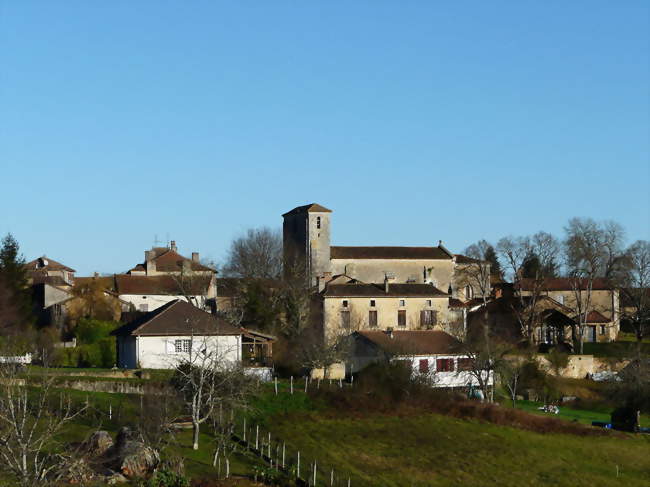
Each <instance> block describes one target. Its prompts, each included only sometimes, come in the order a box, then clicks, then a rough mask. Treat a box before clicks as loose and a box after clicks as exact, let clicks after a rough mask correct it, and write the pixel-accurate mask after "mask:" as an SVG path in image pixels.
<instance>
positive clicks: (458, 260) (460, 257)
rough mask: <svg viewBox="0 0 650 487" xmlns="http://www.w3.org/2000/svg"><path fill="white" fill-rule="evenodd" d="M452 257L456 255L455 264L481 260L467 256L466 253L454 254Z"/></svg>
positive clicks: (472, 262) (473, 262)
mask: <svg viewBox="0 0 650 487" xmlns="http://www.w3.org/2000/svg"><path fill="white" fill-rule="evenodd" d="M454 257H456V263H457V264H478V263H479V262H481V261H480V260H479V259H474V258H472V257H467V256H466V255H462V254H454Z"/></svg>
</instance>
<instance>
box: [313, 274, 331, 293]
mask: <svg viewBox="0 0 650 487" xmlns="http://www.w3.org/2000/svg"><path fill="white" fill-rule="evenodd" d="M316 279H317V280H318V292H319V293H320V292H322V291H324V290H325V285H326V284H327V283H328V282H330V281H331V280H332V273H331V272H323V275H322V276H318V277H317V278H316Z"/></svg>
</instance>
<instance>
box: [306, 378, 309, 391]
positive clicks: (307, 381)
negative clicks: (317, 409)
mask: <svg viewBox="0 0 650 487" xmlns="http://www.w3.org/2000/svg"><path fill="white" fill-rule="evenodd" d="M308 384H309V378H308V377H307V376H305V394H307V385H308Z"/></svg>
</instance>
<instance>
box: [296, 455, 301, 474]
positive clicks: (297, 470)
mask: <svg viewBox="0 0 650 487" xmlns="http://www.w3.org/2000/svg"><path fill="white" fill-rule="evenodd" d="M296 477H298V478H300V450H298V462H297V468H296Z"/></svg>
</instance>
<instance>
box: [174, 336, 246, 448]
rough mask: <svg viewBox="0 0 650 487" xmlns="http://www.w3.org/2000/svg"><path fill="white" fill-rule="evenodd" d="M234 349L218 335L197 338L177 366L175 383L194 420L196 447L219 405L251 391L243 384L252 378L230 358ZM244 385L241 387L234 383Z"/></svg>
mask: <svg viewBox="0 0 650 487" xmlns="http://www.w3.org/2000/svg"><path fill="white" fill-rule="evenodd" d="M232 352H233V350H229V349H227V348H224V347H223V345H220V344H219V343H218V337H210V336H203V337H194V336H192V339H191V342H190V344H189V352H188V356H187V358H185V359H183V360H181V361H180V362H179V363H178V365H177V366H176V367H175V370H174V376H173V378H172V385H173V386H174V387H175V388H176V389H177V390H178V391H179V392H180V393H181V397H182V400H183V402H184V404H185V407H186V408H187V410H188V412H189V414H190V417H191V420H192V433H193V434H192V448H193V449H194V450H198V448H199V434H200V429H201V425H202V424H203V423H205V422H206V421H207V420H208V419H210V417H211V415H212V414H213V412H214V411H215V408H217V407H219V405H223V404H224V403H231V402H233V401H234V400H235V399H236V398H238V397H240V396H241V394H244V393H245V392H248V391H249V389H248V388H243V384H248V383H249V382H250V380H248V381H247V380H246V379H248V378H247V377H246V376H245V373H244V371H243V369H242V367H241V364H239V363H236V362H233V361H232V360H230V359H229V358H228V355H229V354H231V353H232ZM235 383H236V384H239V386H242V387H241V389H240V390H237V388H235V387H233V384H235Z"/></svg>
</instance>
